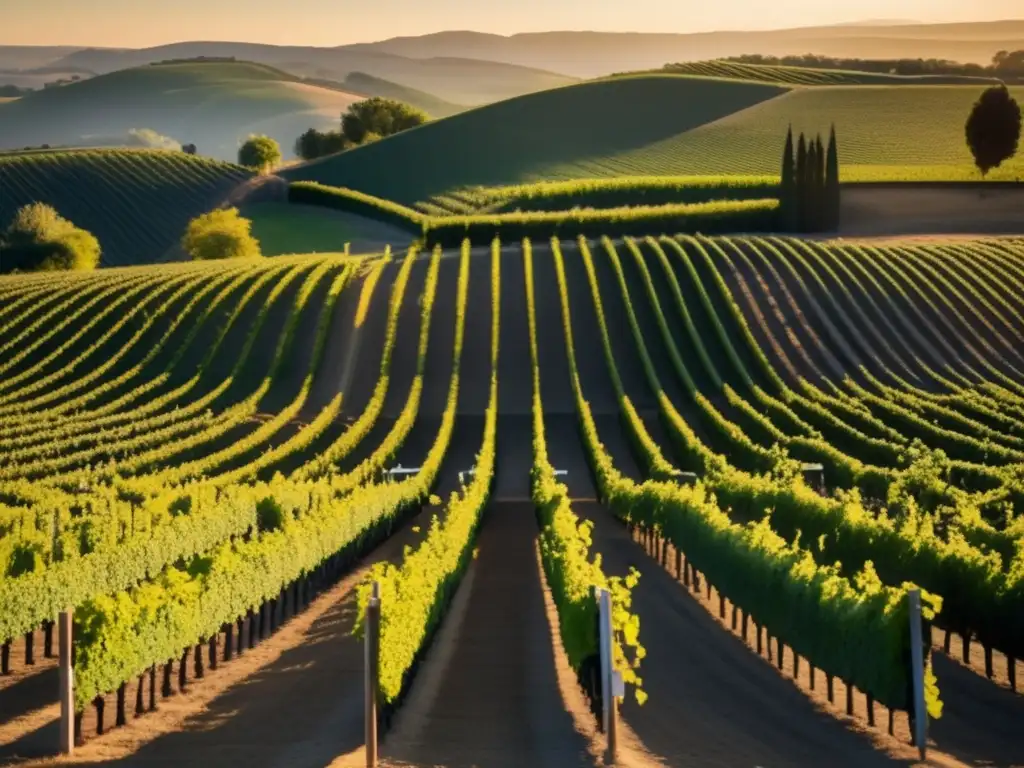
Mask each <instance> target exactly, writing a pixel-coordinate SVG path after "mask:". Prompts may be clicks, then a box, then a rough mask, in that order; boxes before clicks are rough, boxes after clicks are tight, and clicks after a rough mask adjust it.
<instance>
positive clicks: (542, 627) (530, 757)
mask: <svg viewBox="0 0 1024 768" xmlns="http://www.w3.org/2000/svg"><path fill="white" fill-rule="evenodd" d="M485 515H486V517H485V520H484V523H483V526H482V528H481V530H480V534H479V538H478V555H477V559H476V562H475V563H474V565H473V570H474V573H473V576H472V577H471V579H469V580H467V581H466V582H464V583H463V585H462V586H461V587H460V592H461V590H468V595H467V597H466V598H465V599H466V612H465V616H464V617H462V619H461V622H460V623H459V625H458V627H457V630H456V632H454V633H453V634H452V635H451V636H449V637H446V638H444V643H445V645H448V644H449V643H450V645H451V647H450V648H440V647H438V648H437V650H436V652H434V653H432V657H433V658H432V659H431V661H435V662H436V663H439V664H443V666H444V668H443V671H442V670H429V663H430V662H428V665H427V666H425V667H424V669H423V671H422V672H423V678H424V679H427V678H428V677H434V678H435V679H436V680H437V687H436V689H435V690H433V691H430V692H429V694H427V695H424V696H422V697H421V698H420V701H419V702H417V704H419V706H414V705H413V703H412V702H410V707H409V709H408V710H406V711H405V712H404V713H403V715H402V716H401V719H400V721H399V724H398V725H397V727H396V729H395V731H394V733H393V734H392V736H391V737H389V738H388V740H387V741H386V743H385V747H384V754H385V755H386V756H388V757H391V758H394V759H396V760H398V761H402V762H409V763H413V764H415V765H443V766H446V768H463V767H465V768H469V767H470V766H495V768H499V767H500V766H527V765H529V766H551V768H556V767H558V768H561V766H566V767H568V766H576V765H588V764H591V761H590V759H589V756H588V754H587V746H588V745H587V742H586V741H585V739H584V738H583V737H582V736H581V735H580V734H578V733H577V732H576V731H575V728H574V725H573V720H572V717H571V716H570V714H569V713H568V712H567V711H566V708H565V704H564V703H563V701H562V698H561V695H560V693H559V690H558V685H557V677H556V672H555V662H554V659H553V654H552V650H551V637H550V630H549V628H548V622H547V618H546V616H545V610H544V600H543V595H542V593H541V582H540V578H541V577H540V574H539V573H538V570H537V567H536V558H535V556H534V540H535V538H536V534H537V524H536V518H535V517H534V512H533V508H532V505H530V504H529V503H514V502H513V503H502V502H496V503H494V504H492V505H491V507H490V508H489V509H488V510H487V511H486V512H485ZM461 597H462V596H461V595H460V599H461ZM439 640H441V638H439ZM438 645H440V642H439V643H438ZM428 670H429V671H428ZM414 691H415V686H414Z"/></svg>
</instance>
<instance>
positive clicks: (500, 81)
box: [0, 42, 664, 104]
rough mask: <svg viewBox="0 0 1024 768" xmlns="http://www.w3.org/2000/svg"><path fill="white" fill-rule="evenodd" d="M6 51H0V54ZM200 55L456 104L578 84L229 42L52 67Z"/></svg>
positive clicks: (465, 61)
mask: <svg viewBox="0 0 1024 768" xmlns="http://www.w3.org/2000/svg"><path fill="white" fill-rule="evenodd" d="M2 51H3V49H2V48H0V53H2ZM199 56H207V57H234V58H236V59H240V60H246V61H256V62H260V63H262V64H269V65H272V66H275V67H278V68H280V69H283V70H286V71H287V72H290V73H292V74H294V75H299V76H301V77H318V78H328V79H331V80H344V79H345V78H346V77H347V76H348V75H349V74H351V73H352V72H366V73H368V74H370V75H373V76H374V77H380V78H384V79H386V80H392V81H394V82H397V83H401V84H402V85H404V86H408V87H410V88H415V89H417V90H421V91H426V92H428V93H432V94H435V95H436V96H438V97H439V98H441V99H444V100H445V101H449V102H452V103H455V104H487V103H490V102H493V101H499V100H501V99H507V98H511V97H513V96H519V95H521V94H524V93H533V92H535V91H540V90H543V89H545V88H554V87H557V86H560V85H568V84H569V83H572V82H575V80H576V78H573V77H567V76H565V75H560V74H555V73H553V72H547V71H541V70H538V69H534V68H529V67H523V66H519V65H514V64H507V63H497V62H494V61H481V60H477V59H473V58H459V57H452V56H444V57H439V58H433V59H411V58H408V57H405V56H396V55H393V54H390V53H383V52H380V51H372V50H369V51H362V50H353V49H351V48H350V47H347V46H342V47H340V48H315V47H311V46H276V45H263V44H259V43H228V42H184V43H174V44H171V45H162V46H158V47H154V48H142V49H112V48H86V49H82V50H78V51H74V52H71V53H69V54H67V55H66V56H63V57H61V58H58V59H55V60H54V61H52V62H50V64H49V65H50V66H52V67H56V68H61V67H63V68H84V69H87V70H89V71H91V72H96V73H98V74H105V73H109V72H113V71H115V70H120V69H128V68H131V67H139V66H143V65H146V64H151V63H153V62H158V61H165V60H168V59H188V58H196V57H199ZM662 63H664V62H662Z"/></svg>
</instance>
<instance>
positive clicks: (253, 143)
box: [238, 136, 281, 171]
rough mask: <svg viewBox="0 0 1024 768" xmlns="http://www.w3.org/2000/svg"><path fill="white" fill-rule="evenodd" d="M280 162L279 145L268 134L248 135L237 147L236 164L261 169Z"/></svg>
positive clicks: (263, 169) (271, 166)
mask: <svg viewBox="0 0 1024 768" xmlns="http://www.w3.org/2000/svg"><path fill="white" fill-rule="evenodd" d="M280 162H281V147H280V145H279V144H278V143H277V142H276V141H274V140H273V139H272V138H270V137H269V136H250V137H249V138H248V139H247V140H246V142H245V143H244V144H243V145H242V146H241V147H239V148H238V164H239V165H244V166H247V167H249V168H257V169H259V170H261V171H265V170H268V169H270V168H273V167H274V166H275V165H277V164H278V163H280Z"/></svg>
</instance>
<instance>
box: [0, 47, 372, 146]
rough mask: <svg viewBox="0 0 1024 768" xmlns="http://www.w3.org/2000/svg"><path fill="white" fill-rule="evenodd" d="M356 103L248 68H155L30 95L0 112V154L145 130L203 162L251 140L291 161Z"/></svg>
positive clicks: (263, 68) (211, 65)
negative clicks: (300, 145)
mask: <svg viewBox="0 0 1024 768" xmlns="http://www.w3.org/2000/svg"><path fill="white" fill-rule="evenodd" d="M360 98H361V96H358V95H356V94H352V93H347V92H344V91H338V90H332V89H327V88H320V87H317V86H314V85H309V84H306V83H302V82H299V81H298V78H296V77H295V76H293V75H289V74H287V73H285V72H282V71H280V70H277V69H274V68H272V67H269V66H267V65H264V64H254V63H250V62H185V63H175V64H157V65H152V66H143V67H137V68H134V69H128V70H123V71H119V72H114V73H111V74H107V75H102V76H99V77H95V78H92V79H90V80H85V81H82V82H79V83H73V84H71V85H65V86H61V87H59V88H51V89H48V90H45V91H36V92H34V93H30V94H28V95H26V96H24V97H22V98H21V99H19V100H18V101H15V102H10V103H7V104H2V105H0V148H8V149H10V148H19V147H23V146H38V145H40V144H44V143H46V144H52V145H79V146H88V145H90V144H91V143H100V142H98V139H101V138H102V139H103V141H102V143H103V144H109V143H110V142H109V137H112V136H123V135H127V134H128V132H129V131H130V130H131V129H133V128H134V129H138V128H150V129H153V130H155V131H156V132H158V133H160V134H164V135H166V136H170V137H172V138H174V139H177V140H178V141H179V142H181V143H194V144H196V145H197V147H198V150H199V152H200V154H204V155H209V156H212V157H217V158H220V159H223V160H233V159H234V158H235V157H236V156H237V151H238V146H239V144H240V142H241V141H243V140H244V139H245V138H246V137H247V136H248V135H249V134H252V133H265V134H267V135H269V136H272V137H273V138H275V139H277V140H278V141H279V142H280V143H281V146H282V150H283V151H284V152H285V153H286V155H287V156H291V154H290V153H291V147H292V145H293V143H294V141H295V139H296V137H297V136H298V135H299V134H300V133H302V132H303V131H304V130H306V129H307V128H310V127H316V128H321V129H323V128H327V127H333V126H335V125H337V124H338V122H339V120H340V117H341V113H342V112H343V111H344V110H345V109H346V108H347V107H348V106H349V105H350V104H352V103H353V102H354V101H357V100H358V99H360Z"/></svg>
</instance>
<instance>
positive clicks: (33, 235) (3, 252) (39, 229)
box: [0, 203, 100, 273]
mask: <svg viewBox="0 0 1024 768" xmlns="http://www.w3.org/2000/svg"><path fill="white" fill-rule="evenodd" d="M99 262H100V244H99V241H98V240H97V239H96V238H95V237H94V236H93V235H91V234H90V233H89V232H86V231H85V230H84V229H80V228H79V227H76V226H75V225H74V224H72V223H71V222H70V221H68V220H67V219H65V218H63V217H62V216H60V214H58V213H57V211H56V210H54V209H53V208H52V207H51V206H49V205H46V204H45V203H33V204H31V205H26V206H24V207H23V208H20V209H19V210H18V211H17V213H15V215H14V220H13V221H12V222H11V223H10V225H9V226H8V227H7V230H6V232H4V234H3V236H2V238H0V273H5V272H51V271H57V270H79V271H80V270H90V269H95V268H96V267H97V266H98V265H99Z"/></svg>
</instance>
